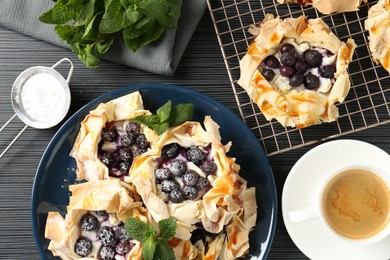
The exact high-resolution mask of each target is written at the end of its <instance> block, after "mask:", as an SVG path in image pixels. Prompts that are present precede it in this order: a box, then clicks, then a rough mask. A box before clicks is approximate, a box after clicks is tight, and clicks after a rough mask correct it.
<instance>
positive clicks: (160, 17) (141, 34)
mask: <svg viewBox="0 0 390 260" xmlns="http://www.w3.org/2000/svg"><path fill="white" fill-rule="evenodd" d="M179 16H180V4H179V1H178V0H56V1H55V4H54V6H53V7H52V8H51V9H50V10H48V11H46V12H45V13H43V14H42V15H41V16H40V17H39V20H40V21H41V22H43V23H47V24H54V25H56V26H55V31H56V33H57V35H58V36H59V38H60V39H61V40H63V41H66V42H67V43H68V44H69V45H70V46H71V49H72V51H73V52H74V53H76V54H77V56H78V57H79V59H80V60H81V61H82V62H83V63H84V64H85V65H86V66H87V67H88V68H94V67H96V66H97V65H98V62H99V59H98V56H99V55H102V54H104V53H106V52H107V51H108V50H109V48H110V47H111V45H112V43H113V41H114V38H115V37H114V35H115V34H117V33H118V34H119V35H120V34H122V39H123V41H124V42H125V44H126V46H127V47H128V48H129V49H130V50H131V51H133V52H136V51H137V50H138V49H139V48H141V47H142V46H144V45H147V44H149V43H151V42H153V41H155V40H157V39H158V38H160V37H161V35H162V34H163V33H164V31H165V29H166V28H175V27H176V19H177V18H178V17H179Z"/></svg>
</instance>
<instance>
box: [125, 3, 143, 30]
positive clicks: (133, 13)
mask: <svg viewBox="0 0 390 260" xmlns="http://www.w3.org/2000/svg"><path fill="white" fill-rule="evenodd" d="M142 17H143V15H142V14H141V13H140V12H139V11H138V10H134V8H132V7H130V8H127V9H126V10H125V11H124V13H123V27H128V26H131V25H133V24H135V23H136V22H138V21H139V20H141V18H142Z"/></svg>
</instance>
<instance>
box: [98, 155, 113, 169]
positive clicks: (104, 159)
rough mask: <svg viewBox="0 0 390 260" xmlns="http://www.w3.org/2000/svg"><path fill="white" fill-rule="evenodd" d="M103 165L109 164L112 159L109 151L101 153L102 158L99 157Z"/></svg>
mask: <svg viewBox="0 0 390 260" xmlns="http://www.w3.org/2000/svg"><path fill="white" fill-rule="evenodd" d="M100 160H101V161H102V163H104V164H105V165H107V166H108V165H110V164H111V163H112V161H113V158H112V154H111V153H103V155H102V158H101V159H100Z"/></svg>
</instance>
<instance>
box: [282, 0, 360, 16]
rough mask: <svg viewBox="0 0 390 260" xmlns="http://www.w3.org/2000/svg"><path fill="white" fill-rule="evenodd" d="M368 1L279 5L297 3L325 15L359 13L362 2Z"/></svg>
mask: <svg viewBox="0 0 390 260" xmlns="http://www.w3.org/2000/svg"><path fill="white" fill-rule="evenodd" d="M363 1H364V2H365V3H367V0H278V2H279V3H281V4H282V3H297V4H300V5H302V6H303V7H305V6H307V5H312V6H313V7H315V8H317V10H318V11H320V12H321V13H323V14H331V13H335V12H353V11H358V10H359V6H360V5H361V3H362V2H363Z"/></svg>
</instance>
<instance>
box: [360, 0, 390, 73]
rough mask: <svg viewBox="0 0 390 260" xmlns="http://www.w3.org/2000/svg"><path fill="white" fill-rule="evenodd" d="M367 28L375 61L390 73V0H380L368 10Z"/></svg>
mask: <svg viewBox="0 0 390 260" xmlns="http://www.w3.org/2000/svg"><path fill="white" fill-rule="evenodd" d="M365 28H366V30H368V32H369V35H370V36H369V40H370V42H369V47H370V51H371V54H372V57H373V59H374V61H375V62H376V63H381V64H382V66H383V68H384V69H385V70H387V71H388V72H389V73H390V61H389V60H390V0H379V2H378V3H377V4H375V5H373V6H372V7H371V8H370V9H369V10H368V17H367V20H366V21H365Z"/></svg>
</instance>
